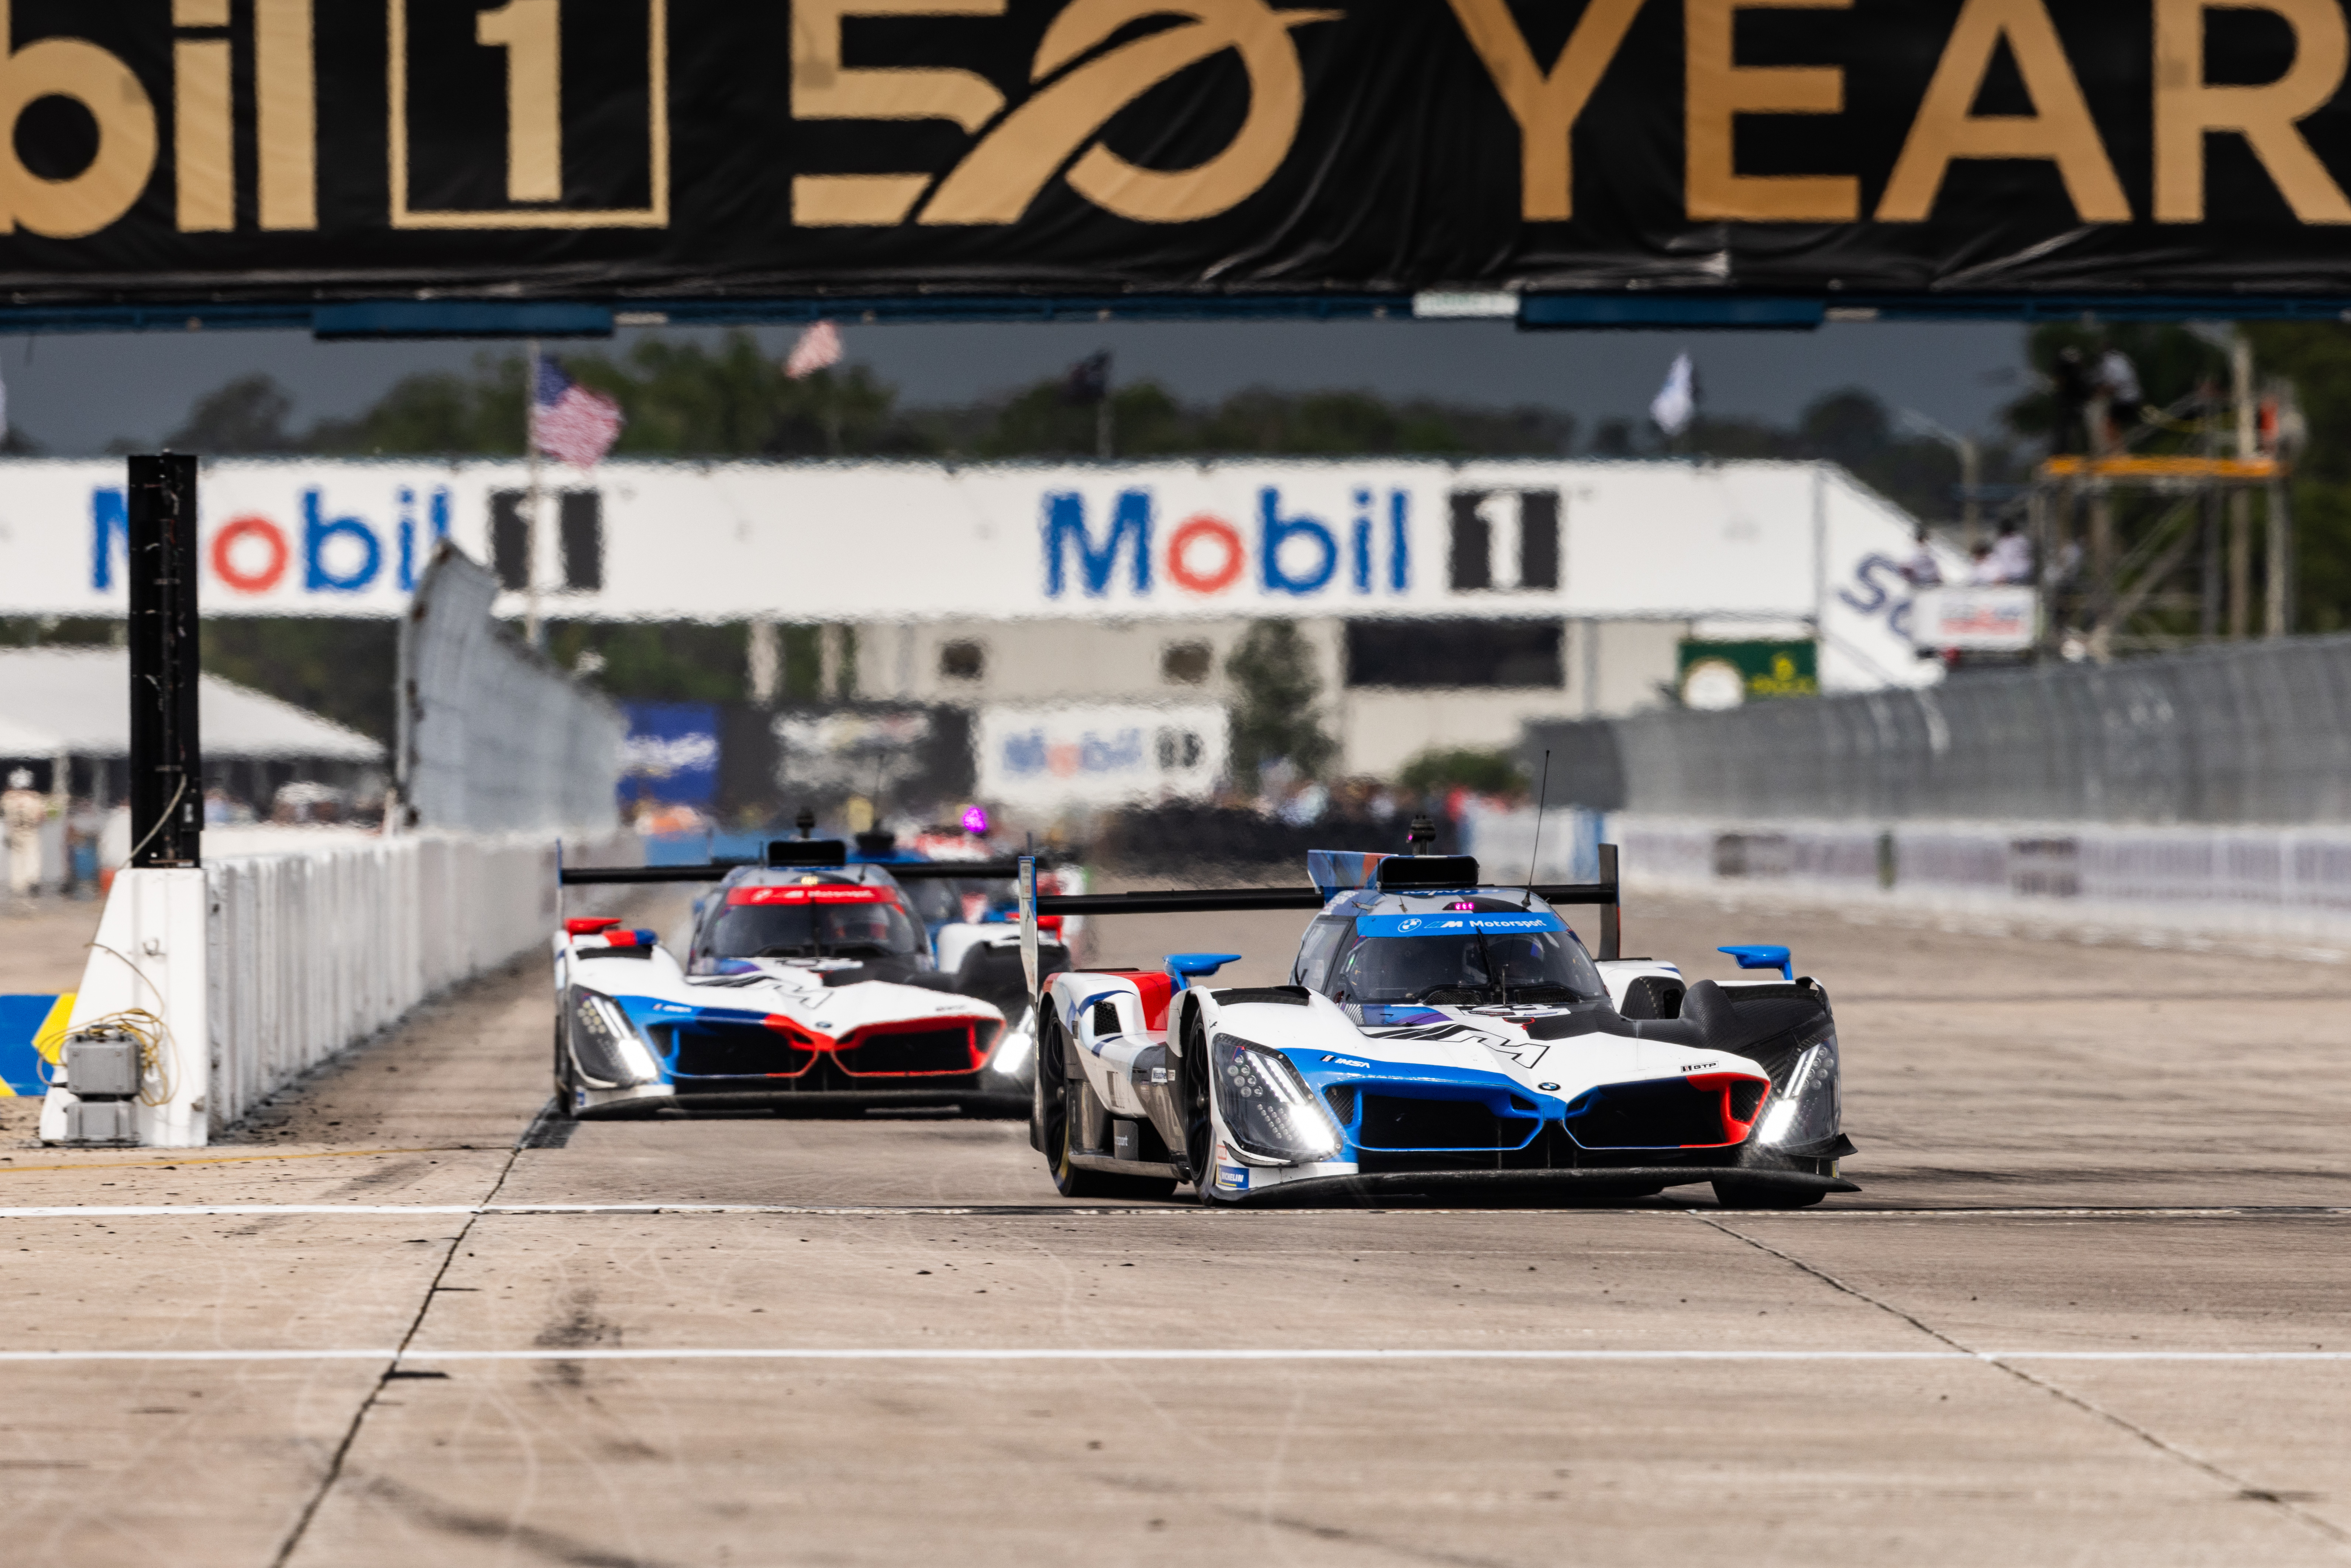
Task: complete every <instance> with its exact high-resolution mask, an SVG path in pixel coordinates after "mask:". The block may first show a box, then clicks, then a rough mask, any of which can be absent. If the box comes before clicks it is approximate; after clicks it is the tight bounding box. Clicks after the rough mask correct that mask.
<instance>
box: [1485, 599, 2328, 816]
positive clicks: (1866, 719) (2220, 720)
mask: <svg viewBox="0 0 2351 1568" xmlns="http://www.w3.org/2000/svg"><path fill="white" fill-rule="evenodd" d="M1545 747H1549V748H1551V749H1552V751H1553V752H1554V754H1555V756H1557V757H1563V758H1568V759H1569V763H1568V765H1567V766H1565V767H1555V768H1554V770H1553V787H1552V800H1553V801H1554V802H1555V803H1560V804H1576V805H1583V806H1592V807H1597V808H1601V809H1604V810H1631V811H1635V812H1639V813H1641V814H1643V815H1646V816H1670V817H1681V818H1704V819H1712V820H1716V821H1853V820H1858V821H1877V822H1899V821H2009V822H2093V823H2110V824H2160V823H2225V824H2270V825H2294V824H2317V823H2335V822H2351V637H2340V636H2332V637H2309V638H2296V639H2293V640H2291V641H2288V640H2278V641H2272V642H2262V643H2244V644H2239V645H2234V646H2227V647H2217V648H2202V649H2197V650H2194V651H2191V652H2185V653H2167V654H2160V655H2155V656H2151V657H2147V658H2138V659H2131V660H2127V661H2124V662H2121V663H2117V664H2105V665H2096V664H2045V665H2039V666H2035V667H2032V668H2030V669H2020V670H2013V671H1999V672H1986V673H1980V674H1960V675H1958V676H1955V677H1954V678H1953V679H1951V680H1949V681H1948V682H1946V683H1944V684H1943V685H1939V686H1934V687H1928V688H1924V689H1919V690H1886V691H1879V692H1872V693H1868V694H1866V695H1855V696H1835V697H1820V698H1790V699H1782V700H1778V701H1771V702H1757V703H1751V704H1750V705H1748V706H1745V707H1741V708H1739V709H1735V710H1733V711H1731V712H1728V713H1694V712H1687V711H1677V712H1668V713H1656V714H1642V715H1636V716H1631V717H1627V718H1622V719H1614V720H1604V721H1585V722H1582V723H1576V724H1562V725H1538V726H1533V727H1530V731H1529V736H1528V751H1529V754H1530V756H1534V755H1539V754H1540V752H1541V750H1542V749H1543V748H1545Z"/></svg>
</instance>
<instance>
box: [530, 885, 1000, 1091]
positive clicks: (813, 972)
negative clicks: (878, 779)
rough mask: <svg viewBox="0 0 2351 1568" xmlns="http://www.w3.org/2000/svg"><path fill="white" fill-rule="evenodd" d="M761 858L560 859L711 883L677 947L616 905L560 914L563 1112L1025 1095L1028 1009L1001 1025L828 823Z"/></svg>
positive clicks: (896, 892) (996, 1012) (558, 1033)
mask: <svg viewBox="0 0 2351 1568" xmlns="http://www.w3.org/2000/svg"><path fill="white" fill-rule="evenodd" d="M766 862H767V863H765V864H762V865H758V866H664V867H650V868H642V869H639V868H625V869H618V870H613V869H597V870H590V869H581V870H564V871H561V872H560V873H559V877H560V879H561V882H562V883H564V884H566V885H570V884H577V883H655V882H680V881H711V880H715V881H716V883H717V886H716V888H714V889H713V890H712V892H711V893H710V894H708V895H707V896H706V897H705V898H704V899H702V900H701V901H700V903H699V904H697V905H696V910H695V921H694V929H693V933H692V936H691V937H690V938H689V940H688V942H687V944H686V952H685V954H684V957H683V958H682V959H681V958H680V957H679V956H676V955H674V954H673V953H671V952H670V950H669V949H668V948H667V947H665V946H663V945H662V944H661V943H660V941H659V940H658V939H657V937H656V936H655V935H654V933H653V932H652V931H647V930H634V929H629V928H626V927H625V926H624V924H623V923H622V921H620V920H618V919H616V918H611V917H608V916H592V917H580V918H573V919H567V920H565V921H564V922H563V929H562V931H561V932H560V933H559V935H558V936H557V937H556V940H555V995H556V1018H555V1092H556V1097H557V1103H559V1105H560V1106H561V1107H562V1108H563V1109H564V1110H565V1111H566V1112H567V1113H569V1114H570V1115H573V1116H578V1117H599V1116H601V1117H612V1116H644V1115H652V1114H654V1113H658V1112H661V1111H663V1110H666V1109H682V1110H694V1109H698V1108H699V1109H714V1108H766V1109H772V1110H776V1111H779V1112H784V1111H792V1110H796V1109H797V1110H810V1111H813V1110H820V1109H836V1110H856V1109H861V1108H871V1107H876V1106H890V1105H898V1106H954V1107H956V1108H958V1109H960V1110H962V1111H964V1112H966V1113H983V1114H987V1113H993V1114H999V1115H1004V1114H1009V1115H1018V1114H1019V1113H1022V1112H1024V1111H1025V1110H1027V1108H1028V1106H1029V1102H1030V1100H1031V1098H1032V1090H1031V1086H1030V1083H1029V1075H1030V1074H1031V1073H1032V1072H1033V1071H1034V1053H1033V1052H1032V1051H1031V1050H1030V1045H1031V1040H1032V1038H1033V1033H1032V1030H1031V1028H1030V1027H1029V1023H1028V1020H1027V1019H1025V1018H1020V1019H1015V1020H1014V1021H1013V1024H1012V1026H1011V1027H1007V1019H1006V1017H1005V1014H1004V1011H1003V1010H1002V1009H999V1008H998V1007H997V1006H995V1005H994V1004H993V1003H991V1002H989V1001H987V1000H986V999H984V998H978V997H973V996H968V995H965V994H963V993H961V992H960V991H958V990H957V989H956V979H955V977H951V976H946V975H943V974H941V973H939V972H938V971H937V969H936V968H935V966H934V964H933V960H932V957H931V951H930V945H929V941H928V938H927V936H925V933H924V931H923V929H922V926H921V925H920V924H919V923H918V921H917V920H916V918H915V915H914V912H913V911H912V910H911V909H910V908H909V907H908V900H907V898H906V894H905V890H904V886H903V885H902V884H901V883H900V881H899V879H898V876H897V875H896V874H893V872H892V871H891V870H890V869H889V868H886V867H884V866H880V865H855V866H852V865H850V864H848V863H847V862H848V857H847V854H846V852H845V851H844V848H843V846H842V845H841V844H839V843H835V842H831V841H820V842H810V841H779V842H778V843H775V844H771V845H770V846H768V854H767V857H766ZM902 869H904V868H902Z"/></svg>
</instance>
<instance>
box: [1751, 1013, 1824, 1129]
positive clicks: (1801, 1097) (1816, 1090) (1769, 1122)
mask: <svg viewBox="0 0 2351 1568" xmlns="http://www.w3.org/2000/svg"><path fill="white" fill-rule="evenodd" d="M1843 1098H1844V1096H1843V1095H1842V1094H1841V1093H1840V1092H1839V1086H1838V1083H1837V1048H1836V1037H1835V1036H1834V1035H1831V1036H1830V1037H1829V1038H1828V1039H1826V1040H1823V1041H1821V1042H1820V1044H1818V1045H1816V1046H1814V1047H1813V1048H1812V1049H1811V1050H1810V1051H1806V1052H1804V1054H1803V1055H1802V1056H1800V1057H1798V1058H1797V1059H1796V1066H1795V1071H1792V1072H1790V1073H1789V1074H1788V1087H1787V1088H1786V1089H1785V1090H1783V1091H1782V1092H1781V1094H1780V1098H1779V1101H1778V1103H1776V1104H1774V1105H1773V1106H1772V1107H1771V1110H1770V1111H1768V1112H1766V1113H1764V1116H1763V1125H1762V1128H1761V1131H1759V1132H1758V1133H1757V1134H1756V1142H1758V1143H1760V1144H1761V1145H1763V1146H1764V1147H1765V1148H1772V1149H1776V1148H1786V1147H1789V1146H1791V1145H1792V1146H1794V1147H1796V1148H1800V1149H1801V1148H1808V1147H1810V1146H1811V1145H1814V1144H1824V1143H1826V1142H1828V1140H1829V1139H1831V1138H1834V1137H1835V1136H1836V1135H1837V1129H1838V1127H1839V1125H1840V1124H1841V1123H1842V1122H1843V1120H1844V1106H1843V1104H1842V1103H1841V1101H1842V1100H1843Z"/></svg>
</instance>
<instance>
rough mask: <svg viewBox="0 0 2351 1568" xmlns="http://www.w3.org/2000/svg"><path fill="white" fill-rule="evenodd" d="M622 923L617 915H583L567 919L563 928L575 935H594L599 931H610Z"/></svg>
mask: <svg viewBox="0 0 2351 1568" xmlns="http://www.w3.org/2000/svg"><path fill="white" fill-rule="evenodd" d="M620 923H621V922H620V918H619V917H618V916H617V915H582V916H580V918H578V919H576V920H567V921H565V922H564V923H563V929H564V931H565V933H566V934H567V935H569V936H594V935H596V933H597V932H599V931H610V930H611V928H612V927H613V926H615V925H619V924H620Z"/></svg>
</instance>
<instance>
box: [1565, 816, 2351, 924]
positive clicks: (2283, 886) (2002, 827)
mask: <svg viewBox="0 0 2351 1568" xmlns="http://www.w3.org/2000/svg"><path fill="white" fill-rule="evenodd" d="M1606 831H1607V832H1608V834H1609V836H1610V837H1611V838H1613V839H1614V840H1615V841H1617V842H1618V843H1619V844H1621V845H1622V846H1623V854H1624V866H1625V879H1626V881H1627V882H1628V883H1633V884H1635V885H1647V886H1650V887H1653V888H1663V889H1669V890H1678V891H1695V892H1708V893H1729V892H1735V891H1739V890H1742V889H1743V890H1749V891H1750V892H1752V893H1754V894H1758V895H1770V894H1772V893H1773V892H1775V891H1781V890H1784V891H1785V892H1787V893H1790V894H1808V895H1813V896H1814V897H1819V898H1828V899H1833V900H1834V901H1835V902H1838V903H1842V904H1868V903H1871V902H1873V901H1879V902H1886V903H1891V904H1915V905H1925V906H1928V907H1939V908H1946V909H1979V910H1999V911H2005V912H2009V913H2014V914H2023V915H2038V916H2043V917H2048V918H2052V919H2056V920H2063V921H2069V922H2074V923H2098V924H2113V923H2116V922H2123V923H2128V924H2137V925H2147V926H2163V927H2168V928H2174V929H2179V930H2190V931H2205V932H2211V933H2216V934H2239V935H2260V936H2294V937H2300V938H2305V939H2311V940H2316V941H2322V942H2328V943H2335V944H2351V827H2311V828H2275V827H2201V826H2173V827H2126V826H2112V825H2107V824H2094V823H2082V822H2049V821H2041V822H1915V821H1913V822H1906V821H1891V822H1887V821H1880V822H1867V821H1863V822H1823V821H1723V820H1710V819H1701V818H1687V817H1678V818H1677V817H1662V816H1652V815H1647V814H1636V813H1630V812H1626V813H1619V814H1615V815H1612V816H1610V817H1609V818H1608V819H1607V828H1606Z"/></svg>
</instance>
